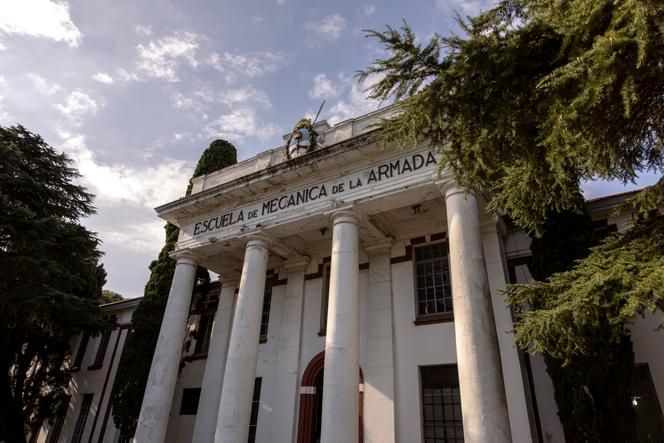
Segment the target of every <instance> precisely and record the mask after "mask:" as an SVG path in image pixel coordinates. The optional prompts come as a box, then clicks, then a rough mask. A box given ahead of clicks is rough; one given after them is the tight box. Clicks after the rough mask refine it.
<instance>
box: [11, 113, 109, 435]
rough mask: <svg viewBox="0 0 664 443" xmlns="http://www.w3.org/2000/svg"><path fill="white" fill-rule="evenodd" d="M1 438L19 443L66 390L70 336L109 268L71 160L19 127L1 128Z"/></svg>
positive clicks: (94, 326)
mask: <svg viewBox="0 0 664 443" xmlns="http://www.w3.org/2000/svg"><path fill="white" fill-rule="evenodd" d="M0 159H1V160H0V441H10V442H22V441H25V436H26V435H27V434H34V432H35V431H36V430H38V429H39V427H40V425H41V424H42V422H43V421H44V420H48V419H51V418H53V417H54V416H55V415H56V414H57V412H58V410H59V408H60V407H61V405H62V404H63V403H62V402H63V401H64V399H65V397H66V394H67V393H66V388H67V386H68V385H69V380H70V378H71V374H70V372H69V371H68V370H67V366H68V365H67V361H68V359H69V356H70V353H71V349H70V339H71V337H72V336H73V335H76V334H78V333H80V332H81V331H86V332H89V333H93V334H94V333H97V332H99V331H100V330H101V329H102V328H104V327H105V325H104V324H103V322H102V321H101V320H100V319H99V318H98V317H97V313H98V312H99V309H98V304H99V303H100V299H101V288H102V286H103V285H104V282H105V278H106V272H105V271H104V268H103V266H102V265H101V264H99V259H100V257H101V252H100V251H99V250H98V249H97V247H98V245H99V240H98V239H97V238H96V237H95V235H94V233H92V232H90V231H88V230H87V229H85V228H84V227H83V226H81V225H80V223H79V219H80V218H81V217H84V216H88V215H90V214H93V213H94V207H93V206H92V195H91V194H89V193H88V192H86V190H85V189H84V188H83V187H81V186H79V185H76V184H75V183H74V182H75V180H76V179H77V178H78V177H79V174H78V172H77V171H76V170H75V169H74V168H72V166H71V160H70V159H69V158H67V157H66V156H65V155H64V154H59V153H57V152H56V151H55V150H54V149H53V148H51V147H50V146H49V145H48V144H47V143H46V142H45V141H44V140H43V139H42V138H41V137H40V136H39V135H37V134H33V133H31V132H30V131H28V130H26V129H25V128H24V127H22V126H20V125H18V126H13V127H2V126H0Z"/></svg>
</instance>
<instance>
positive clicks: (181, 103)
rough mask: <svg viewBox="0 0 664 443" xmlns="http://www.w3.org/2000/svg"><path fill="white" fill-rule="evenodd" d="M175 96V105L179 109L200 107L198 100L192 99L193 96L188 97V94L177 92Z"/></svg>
mask: <svg viewBox="0 0 664 443" xmlns="http://www.w3.org/2000/svg"><path fill="white" fill-rule="evenodd" d="M172 98H173V105H175V107H176V108H178V109H197V108H198V103H197V102H196V100H194V99H192V98H191V97H187V96H186V95H184V94H182V93H180V92H176V93H175V94H173V96H172Z"/></svg>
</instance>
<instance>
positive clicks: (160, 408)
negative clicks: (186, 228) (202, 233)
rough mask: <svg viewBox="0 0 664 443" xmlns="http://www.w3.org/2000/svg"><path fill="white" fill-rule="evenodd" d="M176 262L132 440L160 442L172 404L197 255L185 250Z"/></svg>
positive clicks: (163, 436)
mask: <svg viewBox="0 0 664 443" xmlns="http://www.w3.org/2000/svg"><path fill="white" fill-rule="evenodd" d="M171 256H172V257H173V258H175V259H176V260H177V264H176V265H175V274H174V275H173V282H172V283H171V291H170V293H169V294H168V301H167V302H166V310H165V312H164V319H163V320H162V322H161V329H160V331H159V339H158V340H157V347H156V348H155V351H154V355H153V357H152V366H150V375H149V376H148V382H147V385H146V386H145V394H144V395H143V404H142V405H141V412H140V415H139V417H138V425H137V427H136V433H135V434H134V439H133V441H134V442H135V443H162V442H163V441H164V439H165V437H166V429H167V427H168V414H169V412H170V410H171V403H172V402H173V393H174V392H175V383H176V381H177V375H178V368H179V367H180V356H181V353H182V344H183V342H184V336H185V332H186V331H185V330H186V325H187V317H188V316H189V304H190V303H191V293H192V291H193V289H194V280H195V278H196V267H197V266H198V260H197V258H196V256H194V255H193V254H192V253H190V252H188V251H182V252H176V253H173V254H171Z"/></svg>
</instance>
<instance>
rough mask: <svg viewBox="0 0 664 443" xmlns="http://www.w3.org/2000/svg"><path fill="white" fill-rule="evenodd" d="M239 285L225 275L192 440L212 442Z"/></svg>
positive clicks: (235, 280) (196, 442)
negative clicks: (236, 291)
mask: <svg viewBox="0 0 664 443" xmlns="http://www.w3.org/2000/svg"><path fill="white" fill-rule="evenodd" d="M236 286H237V277H236V276H232V277H228V276H222V285H221V293H220V294H219V305H218V306H217V312H216V313H215V315H214V324H213V326H212V335H211V337H210V348H209V349H208V354H207V360H206V362H205V373H204V375H203V384H202V386H201V397H200V400H199V401H198V413H197V414H196V423H195V424H194V435H193V438H192V442H193V443H209V442H211V441H212V440H214V432H215V429H216V427H217V413H218V412H219V398H220V397H221V386H222V383H223V380H224V368H225V366H226V352H227V351H228V341H229V338H230V335H231V324H232V323H233V308H234V306H235V287H236Z"/></svg>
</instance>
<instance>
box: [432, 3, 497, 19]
mask: <svg viewBox="0 0 664 443" xmlns="http://www.w3.org/2000/svg"><path fill="white" fill-rule="evenodd" d="M496 3H497V1H496V0H436V7H437V8H438V9H440V10H441V11H443V12H445V13H452V12H453V11H456V12H458V13H459V14H461V15H469V16H474V15H477V14H479V13H480V12H482V11H487V10H489V9H491V8H492V7H494V6H495V5H496Z"/></svg>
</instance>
